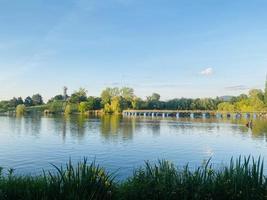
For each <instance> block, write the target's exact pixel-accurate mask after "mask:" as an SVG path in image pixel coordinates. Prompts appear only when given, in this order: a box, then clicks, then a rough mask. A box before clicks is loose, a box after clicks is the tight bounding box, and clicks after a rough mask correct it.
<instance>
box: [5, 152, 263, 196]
mask: <svg viewBox="0 0 267 200" xmlns="http://www.w3.org/2000/svg"><path fill="white" fill-rule="evenodd" d="M263 163H264V162H263V160H262V159H261V158H258V159H254V158H252V157H247V158H245V157H244V158H242V157H241V156H240V157H239V158H238V159H231V161H230V164H229V165H228V166H225V167H221V168H220V169H215V168H214V167H213V165H212V164H211V161H210V160H209V161H208V162H206V163H205V164H204V165H202V166H201V167H198V168H197V169H195V170H190V168H189V166H188V165H186V166H185V167H183V168H177V167H176V166H175V165H174V164H172V163H171V162H169V161H166V160H161V161H159V162H158V163H156V164H152V163H150V162H146V163H145V165H144V166H143V167H141V168H139V169H137V170H135V171H134V172H133V175H132V176H131V177H129V178H128V179H127V180H124V181H122V182H116V181H115V175H114V174H110V173H107V172H106V171H105V170H104V168H102V167H100V166H99V165H96V164H95V162H93V163H90V164H89V163H88V162H87V160H86V159H84V160H83V162H79V163H78V164H77V165H73V163H72V162H71V161H69V163H67V164H66V166H61V167H57V166H54V168H55V170H54V171H53V172H51V171H48V172H45V171H44V172H43V175H41V176H16V175H14V170H12V169H11V170H9V171H8V173H7V174H4V173H3V169H2V168H0V200H13V199H14V200H26V199H27V200H36V199H41V200H51V199H52V200H65V199H67V200H83V199H86V200H88V199H91V200H100V199H104V200H105V199H107V200H111V199H118V200H132V199H133V200H136V199H138V200H143V199H144V200H149V199H151V200H172V199H177V200H178V199H179V200H180V199H182V200H190V199H192V200H205V199H206V200H215V199H216V200H217V199H218V200H224V199H227V200H228V199H233V200H234V199H240V200H254V199H255V200H261V199H267V179H266V177H265V176H264V172H263V169H264V166H263Z"/></svg>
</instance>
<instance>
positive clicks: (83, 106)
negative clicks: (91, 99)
mask: <svg viewBox="0 0 267 200" xmlns="http://www.w3.org/2000/svg"><path fill="white" fill-rule="evenodd" d="M78 110H79V112H80V113H85V112H86V111H88V110H89V104H88V102H81V103H80V104H79V107H78Z"/></svg>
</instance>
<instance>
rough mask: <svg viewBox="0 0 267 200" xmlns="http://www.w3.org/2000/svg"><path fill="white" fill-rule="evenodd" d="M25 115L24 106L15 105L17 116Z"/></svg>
mask: <svg viewBox="0 0 267 200" xmlns="http://www.w3.org/2000/svg"><path fill="white" fill-rule="evenodd" d="M25 113H26V106H25V105H24V104H20V105H17V107H16V114H17V115H24V114H25Z"/></svg>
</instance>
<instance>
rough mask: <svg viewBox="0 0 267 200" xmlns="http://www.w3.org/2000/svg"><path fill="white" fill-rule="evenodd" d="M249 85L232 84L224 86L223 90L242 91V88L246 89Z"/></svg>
mask: <svg viewBox="0 0 267 200" xmlns="http://www.w3.org/2000/svg"><path fill="white" fill-rule="evenodd" d="M248 89H249V87H248V86H246V85H233V86H228V87H225V90H228V91H242V90H248Z"/></svg>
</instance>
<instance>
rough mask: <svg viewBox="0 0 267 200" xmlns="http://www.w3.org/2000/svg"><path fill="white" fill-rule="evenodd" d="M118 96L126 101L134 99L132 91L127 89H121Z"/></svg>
mask: <svg viewBox="0 0 267 200" xmlns="http://www.w3.org/2000/svg"><path fill="white" fill-rule="evenodd" d="M120 94H121V96H122V97H123V98H124V99H126V100H127V101H132V100H133V98H134V89H133V88H129V87H123V88H121V90H120Z"/></svg>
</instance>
